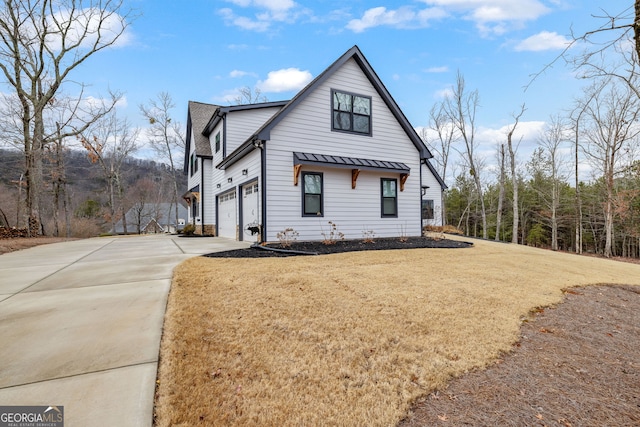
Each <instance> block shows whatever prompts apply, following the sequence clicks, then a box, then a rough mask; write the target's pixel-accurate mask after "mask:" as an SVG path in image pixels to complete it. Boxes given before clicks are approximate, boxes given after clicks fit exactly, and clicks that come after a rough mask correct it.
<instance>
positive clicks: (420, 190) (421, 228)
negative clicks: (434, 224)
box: [418, 159, 427, 236]
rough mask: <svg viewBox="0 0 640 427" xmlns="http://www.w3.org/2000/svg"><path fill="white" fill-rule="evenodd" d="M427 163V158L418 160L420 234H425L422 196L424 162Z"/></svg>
mask: <svg viewBox="0 0 640 427" xmlns="http://www.w3.org/2000/svg"><path fill="white" fill-rule="evenodd" d="M423 162H424V163H427V159H420V161H419V162H418V164H419V165H420V185H419V186H418V191H419V192H420V209H419V212H418V215H419V218H420V223H419V224H420V234H419V235H420V236H422V235H423V234H424V231H423V230H424V224H422V198H423V197H424V196H423V195H422V185H423V184H422V163H423ZM425 166H426V165H425Z"/></svg>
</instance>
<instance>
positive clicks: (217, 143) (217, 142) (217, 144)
mask: <svg viewBox="0 0 640 427" xmlns="http://www.w3.org/2000/svg"><path fill="white" fill-rule="evenodd" d="M218 151H220V132H218V133H217V134H216V153H217V152H218Z"/></svg>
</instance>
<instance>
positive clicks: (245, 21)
mask: <svg viewBox="0 0 640 427" xmlns="http://www.w3.org/2000/svg"><path fill="white" fill-rule="evenodd" d="M218 13H219V14H220V15H221V16H222V18H223V19H224V21H225V22H226V23H227V25H232V26H235V27H240V28H242V29H243V30H250V31H257V32H264V31H267V30H268V29H269V27H270V26H271V22H270V21H269V20H264V19H262V20H261V19H257V20H251V19H249V18H247V17H245V16H238V15H236V14H235V13H233V10H231V9H229V8H224V9H220V10H219V11H218Z"/></svg>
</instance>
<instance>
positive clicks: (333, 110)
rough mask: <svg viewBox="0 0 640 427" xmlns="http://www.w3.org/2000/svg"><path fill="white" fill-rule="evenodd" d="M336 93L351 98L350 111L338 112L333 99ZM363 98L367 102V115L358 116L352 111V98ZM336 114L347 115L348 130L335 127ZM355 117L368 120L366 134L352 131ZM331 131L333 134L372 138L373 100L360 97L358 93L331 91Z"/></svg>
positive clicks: (368, 97)
mask: <svg viewBox="0 0 640 427" xmlns="http://www.w3.org/2000/svg"><path fill="white" fill-rule="evenodd" d="M336 93H340V94H344V95H348V96H350V97H351V111H345V110H340V109H338V108H337V107H336V104H335V98H336ZM355 97H358V98H363V99H367V100H369V114H368V115H367V114H359V113H355V112H354V111H353V105H354V98H355ZM336 113H341V114H345V113H348V114H349V117H350V118H349V129H343V128H342V127H336ZM356 117H368V118H369V126H368V130H367V132H360V131H358V130H354V128H353V123H354V118H356ZM331 130H332V131H334V132H346V133H350V134H354V135H364V136H372V133H373V98H372V97H371V96H367V95H361V94H358V93H353V92H347V91H344V90H338V89H331Z"/></svg>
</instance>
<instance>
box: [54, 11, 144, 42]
mask: <svg viewBox="0 0 640 427" xmlns="http://www.w3.org/2000/svg"><path fill="white" fill-rule="evenodd" d="M47 20H48V21H49V25H50V26H51V27H52V28H56V26H60V27H62V28H65V31H66V34H65V36H64V39H65V44H66V45H67V46H69V45H71V44H75V43H80V47H81V48H93V47H94V44H96V43H98V41H99V43H98V46H102V45H106V44H111V45H112V46H114V47H122V46H126V45H129V44H130V43H131V42H132V40H133V34H132V33H131V31H130V30H129V27H128V26H127V22H126V21H125V19H124V18H123V17H122V16H120V15H118V14H117V13H113V14H110V15H106V16H105V15H104V13H103V11H101V10H99V9H80V10H74V11H73V12H72V11H70V10H61V11H59V12H57V13H56V14H54V15H51V16H48V17H47ZM67 26H68V28H66V27H67ZM46 40H47V44H48V45H49V46H51V47H52V49H55V50H59V49H60V48H61V46H62V36H61V35H60V34H56V33H54V32H52V33H49V34H48V35H47V39H46Z"/></svg>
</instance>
